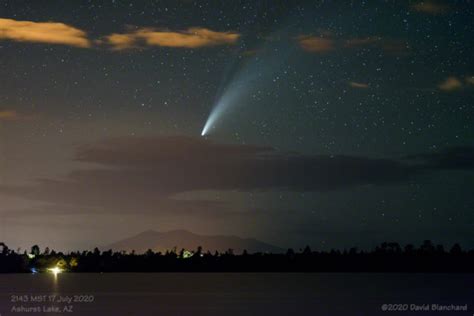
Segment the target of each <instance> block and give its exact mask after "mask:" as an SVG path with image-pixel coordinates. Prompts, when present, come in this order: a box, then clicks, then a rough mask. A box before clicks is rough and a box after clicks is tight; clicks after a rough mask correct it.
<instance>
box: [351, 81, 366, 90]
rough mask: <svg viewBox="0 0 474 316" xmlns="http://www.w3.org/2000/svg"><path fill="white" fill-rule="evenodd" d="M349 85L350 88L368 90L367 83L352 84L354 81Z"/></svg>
mask: <svg viewBox="0 0 474 316" xmlns="http://www.w3.org/2000/svg"><path fill="white" fill-rule="evenodd" d="M349 85H350V86H351V87H353V88H357V89H367V88H369V85H368V84H367V83H360V82H354V81H350V82H349Z"/></svg>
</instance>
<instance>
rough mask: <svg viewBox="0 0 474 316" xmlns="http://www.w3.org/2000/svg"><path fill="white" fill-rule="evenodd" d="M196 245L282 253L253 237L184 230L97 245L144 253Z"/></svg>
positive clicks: (206, 248)
mask: <svg viewBox="0 0 474 316" xmlns="http://www.w3.org/2000/svg"><path fill="white" fill-rule="evenodd" d="M198 247H202V249H203V251H204V252H206V251H210V252H215V251H218V252H225V251H227V250H229V249H232V250H233V251H234V253H236V254H240V253H242V252H243V251H244V250H247V252H249V253H256V252H271V253H282V252H283V251H284V249H283V248H280V247H278V246H275V245H272V244H269V243H266V242H263V241H260V240H258V239H255V238H241V237H238V236H234V235H199V234H196V233H193V232H190V231H188V230H184V229H176V230H171V231H165V232H159V231H156V230H152V229H150V230H146V231H143V232H141V233H138V234H136V235H133V236H131V237H128V238H125V239H122V240H119V241H117V242H114V243H111V244H109V245H107V246H105V247H101V248H102V250H110V249H112V250H113V251H127V252H131V251H135V252H136V253H144V252H146V251H147V250H148V249H151V250H153V251H154V252H162V253H164V252H166V251H169V250H173V249H174V248H175V249H176V250H177V251H180V250H181V249H186V250H190V251H193V250H196V249H197V248H198Z"/></svg>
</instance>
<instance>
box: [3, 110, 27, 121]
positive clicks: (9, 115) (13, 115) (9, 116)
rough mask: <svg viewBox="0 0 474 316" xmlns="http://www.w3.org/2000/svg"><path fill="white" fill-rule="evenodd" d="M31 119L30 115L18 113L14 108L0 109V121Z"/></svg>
mask: <svg viewBox="0 0 474 316" xmlns="http://www.w3.org/2000/svg"><path fill="white" fill-rule="evenodd" d="M29 119H32V116H29V115H24V114H20V113H18V112H17V111H15V110H0V122H1V121H10V122H13V121H23V120H29Z"/></svg>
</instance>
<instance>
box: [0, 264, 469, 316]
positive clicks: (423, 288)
mask: <svg viewBox="0 0 474 316" xmlns="http://www.w3.org/2000/svg"><path fill="white" fill-rule="evenodd" d="M70 299H71V301H69V300H70ZM384 304H386V305H384ZM390 304H394V305H390ZM398 304H401V305H398ZM405 304H406V305H405ZM426 304H428V305H426ZM432 304H438V305H444V306H450V305H457V306H466V305H467V311H435V310H433V307H432ZM415 306H416V307H418V306H421V307H419V308H422V307H424V308H425V309H424V310H419V311H414V310H413V309H414V308H415ZM383 309H392V310H393V309H405V310H404V311H383ZM473 313H474V275H466V274H325V273H314V274H299V273H295V274H278V273H275V274H273V273H272V274H252V273H235V274H226V273H216V274H205V273H157V274H134V273H124V274H67V273H65V274H60V275H58V276H57V277H56V278H55V277H54V276H53V275H49V274H37V275H29V274H25V275H0V315H1V316H10V315H71V316H82V315H93V316H95V315H140V316H143V315H295V316H296V315H440V316H445V315H459V316H461V315H470V316H471V315H473Z"/></svg>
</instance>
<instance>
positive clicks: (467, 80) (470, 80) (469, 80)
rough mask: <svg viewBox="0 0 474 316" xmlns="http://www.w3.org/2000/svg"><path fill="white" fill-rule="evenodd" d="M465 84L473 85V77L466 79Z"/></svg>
mask: <svg viewBox="0 0 474 316" xmlns="http://www.w3.org/2000/svg"><path fill="white" fill-rule="evenodd" d="M466 83H467V84H470V85H474V76H470V77H466Z"/></svg>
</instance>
